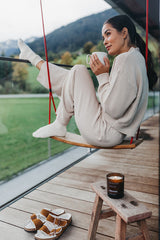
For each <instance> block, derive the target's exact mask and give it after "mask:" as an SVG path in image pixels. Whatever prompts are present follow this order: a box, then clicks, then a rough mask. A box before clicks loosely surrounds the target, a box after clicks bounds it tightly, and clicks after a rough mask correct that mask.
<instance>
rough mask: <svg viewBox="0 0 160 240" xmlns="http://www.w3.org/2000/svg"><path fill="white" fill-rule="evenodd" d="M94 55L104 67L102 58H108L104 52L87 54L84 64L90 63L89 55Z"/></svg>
mask: <svg viewBox="0 0 160 240" xmlns="http://www.w3.org/2000/svg"><path fill="white" fill-rule="evenodd" d="M94 54H96V55H97V57H98V58H99V60H100V61H101V63H103V64H104V65H105V63H104V59H103V58H104V57H108V55H107V53H106V52H93V53H92V54H88V55H87V56H86V63H87V64H89V63H90V56H91V55H94Z"/></svg>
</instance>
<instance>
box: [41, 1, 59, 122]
mask: <svg viewBox="0 0 160 240" xmlns="http://www.w3.org/2000/svg"><path fill="white" fill-rule="evenodd" d="M40 8H41V17H42V27H43V40H44V48H45V57H46V64H47V75H48V84H49V120H48V123H49V124H50V123H51V101H52V103H53V107H54V110H55V112H56V106H55V102H54V99H53V94H52V86H51V80H50V73H49V64H48V54H47V42H46V35H45V27H44V18H43V8H42V1H41V0H40Z"/></svg>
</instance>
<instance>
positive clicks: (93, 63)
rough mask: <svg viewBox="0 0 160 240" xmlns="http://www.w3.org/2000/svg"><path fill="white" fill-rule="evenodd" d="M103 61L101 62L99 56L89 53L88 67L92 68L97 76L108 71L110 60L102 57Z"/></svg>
mask: <svg viewBox="0 0 160 240" xmlns="http://www.w3.org/2000/svg"><path fill="white" fill-rule="evenodd" d="M104 63H105V65H104V64H103V63H101V61H100V60H99V58H98V57H97V55H96V54H94V55H91V57H90V67H91V69H92V72H93V73H94V74H95V75H96V76H97V75H100V74H102V73H109V68H110V62H109V59H108V58H106V57H104Z"/></svg>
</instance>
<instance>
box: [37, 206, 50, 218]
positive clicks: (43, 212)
mask: <svg viewBox="0 0 160 240" xmlns="http://www.w3.org/2000/svg"><path fill="white" fill-rule="evenodd" d="M51 211H52V210H50V209H47V208H44V209H42V210H41V212H40V213H41V214H42V215H43V216H45V217H48V214H50V213H51Z"/></svg>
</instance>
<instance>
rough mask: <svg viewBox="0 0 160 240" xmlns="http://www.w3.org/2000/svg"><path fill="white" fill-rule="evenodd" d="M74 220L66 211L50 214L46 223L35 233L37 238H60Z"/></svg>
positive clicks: (42, 239)
mask: <svg viewBox="0 0 160 240" xmlns="http://www.w3.org/2000/svg"><path fill="white" fill-rule="evenodd" d="M71 221H72V216H71V214H70V213H65V214H62V215H60V216H58V217H57V216H55V215H52V214H49V215H48V217H47V218H46V222H45V223H44V225H43V226H42V227H41V228H40V229H39V230H38V232H37V234H36V235H35V239H37V240H54V239H57V238H59V237H60V236H61V235H62V233H63V232H64V231H65V230H66V229H67V227H68V226H69V225H70V223H71Z"/></svg>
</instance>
